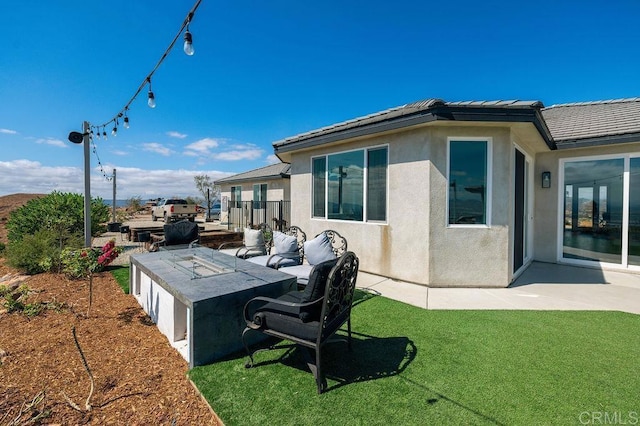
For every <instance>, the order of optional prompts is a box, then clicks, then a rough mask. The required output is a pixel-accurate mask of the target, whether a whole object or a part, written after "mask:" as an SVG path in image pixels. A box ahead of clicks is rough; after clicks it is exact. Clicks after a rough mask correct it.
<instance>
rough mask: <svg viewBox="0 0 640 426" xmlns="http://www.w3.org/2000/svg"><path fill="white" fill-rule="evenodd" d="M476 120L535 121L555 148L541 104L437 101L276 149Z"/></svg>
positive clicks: (279, 145) (304, 147)
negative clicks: (476, 104)
mask: <svg viewBox="0 0 640 426" xmlns="http://www.w3.org/2000/svg"><path fill="white" fill-rule="evenodd" d="M440 120H444V121H472V122H529V123H532V124H533V125H534V126H535V127H536V129H537V130H538V132H539V133H540V135H541V137H542V138H543V140H544V141H545V143H546V144H547V146H548V147H549V149H551V150H555V149H557V148H556V145H555V143H554V142H553V139H552V137H551V133H550V132H549V129H548V128H547V126H546V124H545V122H544V120H543V118H542V115H541V114H540V109H539V108H530V107H529V108H527V107H524V108H504V107H502V108H501V107H494V108H487V107H469V106H447V105H437V106H434V107H432V108H430V109H428V110H425V111H419V112H417V113H415V114H410V115H402V116H399V117H393V118H390V119H388V120H382V121H378V122H374V123H368V124H364V125H362V126H358V127H351V128H347V129H344V130H340V129H336V130H334V131H332V132H327V133H324V134H319V135H315V136H314V135H309V136H308V137H305V138H301V139H299V140H294V141H283V142H280V143H274V144H273V149H274V151H275V153H276V155H278V154H280V153H287V152H292V151H297V150H300V149H307V148H313V147H316V146H319V145H324V144H327V143H331V142H337V141H341V140H345V139H353V138H357V137H363V136H370V135H373V134H377V133H383V132H387V131H393V130H398V129H401V128H407V127H411V126H415V125H420V124H426V123H430V122H433V121H440Z"/></svg>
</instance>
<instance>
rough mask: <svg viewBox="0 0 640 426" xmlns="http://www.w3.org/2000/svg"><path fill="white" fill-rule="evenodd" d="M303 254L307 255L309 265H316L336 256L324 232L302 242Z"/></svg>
mask: <svg viewBox="0 0 640 426" xmlns="http://www.w3.org/2000/svg"><path fill="white" fill-rule="evenodd" d="M304 255H305V256H306V257H307V262H309V265H317V264H318V263H322V262H326V261H327V260H332V259H335V258H336V254H335V253H334V252H333V247H332V246H331V241H329V237H327V234H325V233H324V232H323V233H322V234H320V235H318V236H317V237H315V238H314V239H313V240H311V241H306V242H305V243H304Z"/></svg>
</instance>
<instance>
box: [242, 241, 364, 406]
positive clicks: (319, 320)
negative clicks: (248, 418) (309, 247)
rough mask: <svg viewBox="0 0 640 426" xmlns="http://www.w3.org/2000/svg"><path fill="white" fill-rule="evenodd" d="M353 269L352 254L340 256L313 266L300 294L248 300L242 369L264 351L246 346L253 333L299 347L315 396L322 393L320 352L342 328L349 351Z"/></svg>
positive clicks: (355, 260)
mask: <svg viewBox="0 0 640 426" xmlns="http://www.w3.org/2000/svg"><path fill="white" fill-rule="evenodd" d="M358 264H359V261H358V258H357V257H356V255H355V254H354V253H353V252H346V253H344V254H343V255H342V256H341V257H339V258H337V259H333V260H329V261H326V262H322V263H319V264H317V265H315V266H314V268H313V270H312V272H311V276H310V277H309V284H308V285H307V286H306V287H305V289H304V291H291V292H289V293H286V294H284V295H282V296H280V297H279V298H277V299H272V298H268V297H261V296H260V297H255V298H253V299H251V300H250V301H248V302H247V303H246V304H245V306H244V319H245V322H246V324H247V326H246V328H245V329H244V331H243V332H242V342H243V343H244V347H245V349H246V351H247V353H248V354H249V361H248V362H247V364H246V367H247V368H250V367H252V366H253V365H254V359H253V355H254V353H255V352H258V351H261V350H265V349H258V350H257V351H254V352H251V351H250V350H249V347H248V346H247V343H246V339H245V336H246V334H247V333H249V332H253V331H259V332H261V333H264V334H267V335H269V336H273V337H276V338H279V339H283V340H288V341H290V342H293V345H297V346H298V347H300V348H301V349H302V350H303V353H304V354H305V358H306V361H307V365H308V366H309V369H310V370H311V372H312V373H313V375H314V377H315V380H316V385H317V387H318V393H322V392H323V391H324V390H326V388H327V381H326V379H325V377H324V374H323V372H322V356H321V355H322V348H323V346H324V345H325V344H326V343H328V342H329V339H330V338H331V337H332V336H333V335H334V334H335V333H336V332H337V331H338V330H339V329H340V328H341V327H342V326H343V325H344V324H345V323H346V324H347V342H348V346H349V349H351V305H352V303H353V293H354V290H355V286H356V278H357V275H358ZM287 346H290V345H287ZM282 347H283V346H276V347H271V348H268V349H277V348H282Z"/></svg>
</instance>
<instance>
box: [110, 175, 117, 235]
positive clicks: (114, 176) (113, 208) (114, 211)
mask: <svg viewBox="0 0 640 426" xmlns="http://www.w3.org/2000/svg"><path fill="white" fill-rule="evenodd" d="M111 207H112V210H111V212H112V215H111V222H113V223H115V221H116V169H113V205H112V206H111Z"/></svg>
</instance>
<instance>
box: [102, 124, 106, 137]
mask: <svg viewBox="0 0 640 426" xmlns="http://www.w3.org/2000/svg"><path fill="white" fill-rule="evenodd" d="M102 138H103V139H104V140H107V131H106V130H105V129H104V127H103V128H102Z"/></svg>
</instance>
